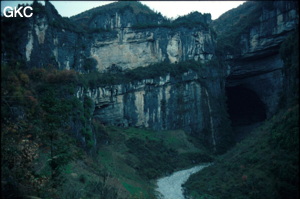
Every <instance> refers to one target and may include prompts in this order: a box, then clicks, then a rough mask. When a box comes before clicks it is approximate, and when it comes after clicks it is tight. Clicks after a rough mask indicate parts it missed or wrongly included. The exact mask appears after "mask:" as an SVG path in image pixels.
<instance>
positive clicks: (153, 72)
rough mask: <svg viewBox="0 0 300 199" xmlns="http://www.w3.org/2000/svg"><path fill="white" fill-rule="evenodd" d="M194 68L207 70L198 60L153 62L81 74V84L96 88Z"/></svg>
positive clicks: (196, 70) (173, 73)
mask: <svg viewBox="0 0 300 199" xmlns="http://www.w3.org/2000/svg"><path fill="white" fill-rule="evenodd" d="M189 70H193V71H195V72H198V73H201V72H202V73H203V72H204V70H205V67H204V64H201V63H200V62H196V61H185V62H179V63H177V64H170V63H167V62H162V63H157V64H152V65H150V66H147V67H138V68H135V69H132V70H126V71H123V72H121V71H119V72H117V73H116V72H114V71H113V72H110V71H108V72H105V73H100V72H91V73H87V74H83V75H82V76H81V80H80V84H81V85H82V86H88V87H89V88H95V87H97V86H104V85H112V84H122V83H129V82H133V81H140V80H143V79H151V78H158V77H160V76H166V75H167V74H170V75H171V76H172V77H181V75H182V74H183V73H184V72H188V71H189Z"/></svg>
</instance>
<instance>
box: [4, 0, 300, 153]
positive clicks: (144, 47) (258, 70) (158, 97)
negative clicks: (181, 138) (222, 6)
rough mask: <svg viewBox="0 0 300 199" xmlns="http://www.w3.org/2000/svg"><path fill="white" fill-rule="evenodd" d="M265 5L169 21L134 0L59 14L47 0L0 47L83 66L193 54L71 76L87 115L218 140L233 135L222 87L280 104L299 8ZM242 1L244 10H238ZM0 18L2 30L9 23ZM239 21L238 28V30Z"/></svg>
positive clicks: (215, 143)
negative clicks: (175, 69) (91, 80)
mask: <svg viewBox="0 0 300 199" xmlns="http://www.w3.org/2000/svg"><path fill="white" fill-rule="evenodd" d="M268 5H272V6H271V7H270V6H268ZM268 5H267V4H265V3H262V2H247V3H245V4H243V5H242V6H241V7H238V8H236V9H233V10H231V11H229V12H227V13H225V14H224V15H223V16H221V17H220V18H219V19H218V20H215V21H213V22H212V21H211V19H210V15H209V14H204V15H202V14H200V13H191V14H189V15H187V16H184V17H180V18H178V19H176V20H175V21H173V22H171V21H169V20H167V19H165V18H164V17H162V16H161V15H160V14H159V13H154V12H153V11H151V10H150V9H149V8H147V7H144V6H143V5H142V4H140V3H137V2H117V3H113V4H109V5H107V6H103V7H99V8H94V9H92V10H89V11H86V12H84V13H81V14H79V15H77V16H74V17H72V18H71V19H65V18H62V17H61V16H60V15H59V14H58V13H57V11H56V10H55V8H54V7H53V6H52V5H51V3H49V2H48V1H46V4H45V6H41V5H38V4H37V5H35V6H36V8H38V9H36V10H38V11H36V13H35V15H34V17H32V18H29V19H18V20H20V21H19V22H20V23H21V24H22V32H19V33H18V34H16V38H11V39H8V40H6V43H9V42H11V41H12V40H14V39H16V41H17V42H18V45H17V46H15V49H16V50H17V52H18V54H17V55H16V53H13V51H12V50H10V49H11V47H10V48H9V47H8V44H5V45H4V48H5V51H3V52H5V53H4V54H2V57H3V60H4V61H9V60H12V59H22V60H24V62H25V65H26V66H27V68H32V67H49V66H52V67H53V66H54V67H57V68H59V69H68V70H70V69H73V70H76V71H79V72H80V73H95V71H98V72H101V73H103V72H115V73H122V72H124V71H128V70H133V69H135V68H138V67H148V66H150V65H151V64H155V63H163V62H166V63H173V64H177V65H178V66H180V64H181V63H183V62H184V61H188V60H194V61H196V62H199V63H201V64H202V65H203V66H204V69H201V71H200V72H199V71H198V72H195V71H193V70H189V71H187V72H185V73H183V74H180V75H177V76H172V75H170V74H168V75H161V76H158V77H155V78H145V79H143V80H136V81H132V82H129V83H120V84H110V85H96V86H95V87H94V88H86V87H82V86H78V90H77V97H78V98H83V97H84V96H89V97H90V98H92V99H93V101H94V103H95V110H94V116H93V117H95V118H98V119H99V120H100V121H101V122H102V123H104V124H112V125H119V126H125V127H127V126H136V127H146V128H152V129H155V130H167V129H184V130H185V131H186V132H189V133H192V134H194V135H196V136H197V137H198V138H200V139H201V140H204V141H205V142H206V143H208V144H209V145H210V146H211V147H212V148H214V150H217V149H219V148H222V147H224V145H226V143H227V142H230V140H231V139H232V138H231V134H230V132H229V130H228V127H229V125H230V122H229V120H228V117H227V107H226V101H225V95H226V93H225V90H226V88H227V89H228V88H235V87H239V88H242V89H233V91H239V90H243V88H245V89H249V90H251V91H253V92H254V93H255V94H256V95H257V96H258V99H259V100H260V101H261V102H262V105H263V106H265V110H266V111H265V114H266V117H270V116H272V115H273V114H274V113H275V112H276V111H277V110H278V106H279V102H280V97H281V94H282V90H283V86H284V78H285V77H284V74H283V72H282V69H283V68H284V64H283V61H282V58H281V57H280V54H279V48H280V44H281V43H282V42H283V41H284V40H285V38H286V37H287V36H288V34H289V33H290V32H292V31H293V30H294V29H295V28H296V27H297V25H298V11H297V10H296V9H295V6H294V2H269V4H268ZM243 9H246V10H248V11H247V12H248V13H246V14H247V15H246V16H242V15H241V13H240V14H238V13H237V12H239V10H243ZM251 17H252V18H251ZM248 18H251V20H250V19H248ZM245 20H246V21H247V20H248V21H247V23H245ZM249 21H251V22H249ZM253 21H254V23H253ZM3 23H5V22H3ZM241 24H244V25H245V24H246V25H245V27H244V26H241ZM6 26H7V27H8V28H7V30H6V32H5V34H6V35H8V34H9V32H10V31H13V30H14V28H15V27H13V26H12V25H11V26H10V25H9V24H6ZM239 26H241V27H242V30H241V31H240V32H239V31H235V30H237V29H238V28H240V27H239ZM213 29H214V30H213ZM216 35H218V37H216ZM216 38H217V40H216ZM7 41H8V42H7ZM230 44H232V46H230ZM232 47H233V48H234V49H233V50H232ZM216 63H218V64H216ZM150 67H151V66H150Z"/></svg>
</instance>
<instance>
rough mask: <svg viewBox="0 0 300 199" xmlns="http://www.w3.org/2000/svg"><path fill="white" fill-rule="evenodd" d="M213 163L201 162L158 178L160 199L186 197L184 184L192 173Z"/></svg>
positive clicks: (180, 198)
mask: <svg viewBox="0 0 300 199" xmlns="http://www.w3.org/2000/svg"><path fill="white" fill-rule="evenodd" d="M210 165H211V163H207V164H201V165H198V166H195V167H192V168H190V169H185V170H181V171H176V172H174V173H173V174H172V175H170V176H166V177H163V178H160V179H158V180H157V186H158V187H157V188H156V191H157V192H158V193H159V196H158V198H159V199H184V195H183V189H182V185H183V184H184V183H185V182H186V181H187V180H188V178H189V177H190V175H192V174H193V173H196V172H198V171H200V170H201V169H203V168H205V167H208V166H210Z"/></svg>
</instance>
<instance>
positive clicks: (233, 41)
mask: <svg viewBox="0 0 300 199" xmlns="http://www.w3.org/2000/svg"><path fill="white" fill-rule="evenodd" d="M272 6H273V2H271V1H269V2H268V1H266V2H262V1H261V2H258V1H255V2H254V1H253V2H251V1H249V2H246V3H244V4H243V5H242V6H240V7H239V8H238V9H237V8H236V9H233V10H230V11H228V12H227V13H225V14H223V15H222V16H221V17H220V18H218V19H217V20H215V21H214V22H213V26H214V29H215V30H216V31H217V35H219V37H218V38H217V54H218V55H219V56H224V55H227V54H230V55H240V53H241V52H242V51H241V49H242V48H243V46H241V44H240V41H241V37H242V35H243V34H248V33H249V31H250V28H252V27H254V26H255V25H256V24H258V23H259V22H260V20H259V17H260V16H261V14H262V13H263V10H264V9H271V8H272Z"/></svg>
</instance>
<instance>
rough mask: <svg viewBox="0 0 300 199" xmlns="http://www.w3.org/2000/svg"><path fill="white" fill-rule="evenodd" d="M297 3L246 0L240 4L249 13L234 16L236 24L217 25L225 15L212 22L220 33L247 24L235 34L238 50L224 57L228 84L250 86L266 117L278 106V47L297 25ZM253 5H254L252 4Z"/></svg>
mask: <svg viewBox="0 0 300 199" xmlns="http://www.w3.org/2000/svg"><path fill="white" fill-rule="evenodd" d="M296 4H297V3H296V2H292V1H291V2H286V1H282V2H247V3H245V4H244V5H243V6H244V7H245V8H246V7H247V6H248V7H249V10H250V9H252V11H251V12H250V13H248V15H249V16H247V17H248V18H250V19H248V21H247V20H245V19H243V17H240V18H238V17H237V18H238V19H236V20H237V21H236V22H235V24H236V25H233V26H231V28H229V29H227V30H226V29H225V30H224V27H221V25H220V23H221V22H222V20H224V18H222V17H220V18H219V19H218V20H216V22H215V27H217V28H219V32H220V31H222V36H223V37H224V35H226V34H230V32H231V31H233V30H234V31H236V32H238V31H239V29H241V26H242V23H243V24H244V27H246V28H245V29H244V30H243V31H240V34H237V35H236V36H237V37H238V38H239V40H237V41H238V42H237V43H236V48H237V49H240V51H239V53H238V54H235V55H232V56H228V58H229V59H227V61H228V67H229V71H228V78H227V80H228V81H227V87H233V86H242V87H244V88H247V89H251V90H253V91H254V92H255V93H256V94H257V95H258V96H259V97H260V99H261V100H262V101H263V103H264V104H265V106H266V111H267V113H266V114H267V117H270V116H272V115H273V114H274V113H275V112H276V111H277V110H278V106H279V103H280V97H281V96H282V92H283V90H282V89H283V82H284V75H283V72H282V71H283V68H284V64H283V61H282V59H281V57H280V54H279V48H280V45H281V43H282V42H283V41H284V40H285V38H286V37H287V36H288V35H289V34H290V33H291V32H292V31H294V30H295V29H296V28H297V26H298V23H299V22H298V18H299V14H298V13H297V10H296V8H297V6H296ZM253 5H255V7H254V8H252V7H251V6H253ZM238 9H239V8H236V10H232V11H229V12H228V13H227V14H226V17H228V16H230V12H238ZM224 16H225V15H224ZM247 17H246V18H247ZM251 17H252V18H251ZM239 20H240V21H239ZM242 20H244V21H243V22H242ZM251 20H252V21H251ZM218 23H219V24H218ZM245 24H246V25H245ZM228 27H230V26H228ZM216 31H217V32H218V30H216Z"/></svg>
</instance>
